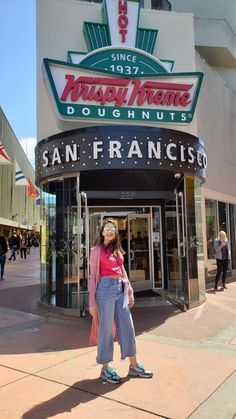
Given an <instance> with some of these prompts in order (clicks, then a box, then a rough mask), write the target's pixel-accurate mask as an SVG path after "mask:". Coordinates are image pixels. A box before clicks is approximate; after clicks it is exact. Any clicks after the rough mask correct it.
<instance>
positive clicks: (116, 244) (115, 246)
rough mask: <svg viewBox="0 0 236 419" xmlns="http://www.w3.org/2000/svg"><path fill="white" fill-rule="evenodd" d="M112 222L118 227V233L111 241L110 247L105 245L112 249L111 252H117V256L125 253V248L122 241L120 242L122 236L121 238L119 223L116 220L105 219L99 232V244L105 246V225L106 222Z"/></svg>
mask: <svg viewBox="0 0 236 419" xmlns="http://www.w3.org/2000/svg"><path fill="white" fill-rule="evenodd" d="M108 223H110V224H112V225H113V226H114V227H115V228H116V235H115V238H114V239H113V240H112V241H111V242H110V243H109V245H108V247H105V248H106V249H109V250H110V251H111V253H113V254H115V255H116V256H118V253H119V252H121V253H122V254H123V253H125V252H124V250H123V249H122V246H121V243H120V238H119V232H118V228H117V225H116V224H115V222H114V221H113V220H105V221H104V222H103V224H102V227H101V230H100V233H99V244H100V245H101V244H102V245H103V246H104V236H103V235H102V233H103V231H104V227H105V225H106V224H108Z"/></svg>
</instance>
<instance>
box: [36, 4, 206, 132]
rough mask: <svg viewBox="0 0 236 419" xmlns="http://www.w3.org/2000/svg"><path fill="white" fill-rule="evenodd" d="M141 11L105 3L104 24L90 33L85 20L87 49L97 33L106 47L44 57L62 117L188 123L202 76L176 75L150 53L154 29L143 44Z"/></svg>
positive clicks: (46, 76) (50, 85)
mask: <svg viewBox="0 0 236 419" xmlns="http://www.w3.org/2000/svg"><path fill="white" fill-rule="evenodd" d="M139 8H140V3H139V0H128V1H126V0H106V1H104V3H103V14H102V16H103V23H102V24H95V23H94V24H93V30H90V29H91V28H90V25H91V23H89V22H84V31H85V33H86V31H87V33H86V37H85V39H86V42H87V44H88V48H89V49H92V48H91V45H96V41H97V40H96V33H99V42H101V40H103V41H102V42H103V43H104V47H102V48H97V49H93V50H92V51H91V52H89V53H85V52H78V53H76V52H70V51H69V52H68V57H69V58H68V61H69V62H62V61H57V60H53V59H49V58H45V59H44V65H43V68H44V73H45V77H44V79H45V81H46V82H47V83H48V87H47V89H48V92H49V93H50V94H51V95H52V97H53V103H54V105H55V108H56V111H57V115H58V117H59V118H60V119H62V120H70V121H88V122H90V123H91V122H93V121H95V122H99V121H100V122H101V123H111V121H112V122H113V123H115V124H119V123H124V122H126V123H129V124H134V123H135V124H144V125H145V124H150V123H156V122H158V123H174V124H189V123H190V122H191V121H192V119H193V116H194V112H195V108H196V104H197V99H198V95H199V91H200V86H201V82H202V78H203V74H202V73H200V72H194V73H174V72H172V71H171V69H172V65H173V62H171V60H169V61H168V62H167V61H163V60H159V59H157V58H156V57H154V56H153V55H152V54H151V53H150V52H149V51H148V50H150V51H151V50H152V49H153V48H154V45H155V39H156V36H157V31H154V30H145V31H146V32H148V31H149V32H148V39H149V40H150V39H151V41H150V42H149V44H145V39H147V33H145V36H144V35H143V31H144V29H139V28H138V20H139ZM96 28H97V32H96ZM103 35H104V38H103ZM142 36H143V38H142ZM139 43H140V48H138V47H137V46H139ZM141 48H143V49H141Z"/></svg>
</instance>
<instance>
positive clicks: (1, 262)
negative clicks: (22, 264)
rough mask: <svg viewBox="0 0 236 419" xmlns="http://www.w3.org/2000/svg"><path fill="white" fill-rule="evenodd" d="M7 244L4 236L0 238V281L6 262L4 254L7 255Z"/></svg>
mask: <svg viewBox="0 0 236 419" xmlns="http://www.w3.org/2000/svg"><path fill="white" fill-rule="evenodd" d="M7 250H8V248H7V242H6V239H5V237H4V236H0V267H1V280H3V279H4V278H3V275H4V268H5V262H6V253H7Z"/></svg>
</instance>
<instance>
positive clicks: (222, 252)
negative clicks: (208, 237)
mask: <svg viewBox="0 0 236 419" xmlns="http://www.w3.org/2000/svg"><path fill="white" fill-rule="evenodd" d="M214 248H215V252H216V264H217V273H216V277H215V286H214V291H217V290H218V282H219V281H220V279H221V277H222V279H221V281H222V288H223V290H224V289H225V288H227V286H226V274H227V269H228V263H229V258H230V247H229V242H228V239H227V236H226V233H225V231H220V232H219V235H218V237H217V239H215V241H214Z"/></svg>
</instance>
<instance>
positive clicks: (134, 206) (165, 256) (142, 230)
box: [41, 177, 205, 315]
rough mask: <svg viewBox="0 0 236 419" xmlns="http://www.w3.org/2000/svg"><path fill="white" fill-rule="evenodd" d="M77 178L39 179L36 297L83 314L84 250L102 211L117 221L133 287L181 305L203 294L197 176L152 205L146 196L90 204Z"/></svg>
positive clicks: (86, 260)
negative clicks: (38, 291) (38, 292)
mask: <svg viewBox="0 0 236 419" xmlns="http://www.w3.org/2000/svg"><path fill="white" fill-rule="evenodd" d="M78 185H79V179H78V178H77V177H71V178H58V179H54V180H52V181H48V182H47V183H44V185H42V229H41V237H42V238H41V301H42V302H44V303H46V304H48V305H52V306H57V307H63V308H68V309H74V310H76V311H78V312H79V314H80V315H84V314H85V311H86V309H87V300H88V292H89V284H88V276H89V268H88V265H89V257H88V256H89V251H90V249H91V247H92V246H93V245H94V243H95V242H96V238H97V237H98V233H99V229H100V226H101V224H102V222H103V221H104V219H109V218H112V219H113V220H114V221H115V222H116V223H117V225H118V227H119V233H120V239H121V242H122V245H123V247H124V250H125V252H126V256H125V263H126V269H127V272H128V274H129V278H130V280H131V282H132V285H133V287H134V291H135V292H137V293H139V292H142V291H147V290H154V291H155V292H156V293H157V294H158V293H160V294H161V295H163V293H164V295H166V297H168V298H169V299H171V300H172V301H175V302H176V303H179V304H181V305H182V306H186V307H190V306H194V305H198V304H199V303H201V301H204V299H205V278H204V267H203V244H202V243H203V242H202V223H201V195H200V190H201V187H200V185H201V182H200V180H197V179H194V178H190V177H185V178H182V179H181V181H180V182H179V184H178V187H177V188H176V190H175V191H174V192H173V194H172V197H171V199H155V200H152V205H150V203H151V202H150V200H147V199H146V200H145V201H144V200H137V201H136V202H133V203H131V201H130V200H128V201H127V203H128V205H124V204H125V203H124V201H123V202H118V201H117V200H115V201H113V203H112V202H111V204H110V205H107V202H103V201H104V200H96V201H97V205H95V200H94V199H92V198H91V199H87V193H84V192H83V193H80V192H77V191H78V189H77V188H78ZM88 196H90V193H89V192H88ZM90 201H91V205H89V202H90ZM139 202H140V205H138V203H139Z"/></svg>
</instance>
